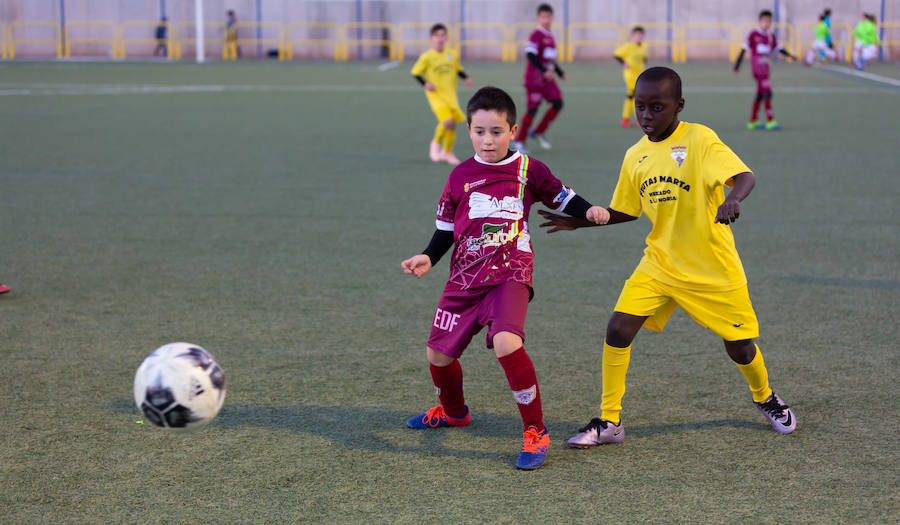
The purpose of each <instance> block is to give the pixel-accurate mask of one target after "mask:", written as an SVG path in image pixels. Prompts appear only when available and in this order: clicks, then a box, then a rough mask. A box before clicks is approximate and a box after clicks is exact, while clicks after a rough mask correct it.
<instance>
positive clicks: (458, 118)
mask: <svg viewBox="0 0 900 525" xmlns="http://www.w3.org/2000/svg"><path fill="white" fill-rule="evenodd" d="M430 40H431V49H429V50H428V51H425V52H424V53H422V54H421V55H420V56H419V60H417V61H416V63H415V65H413V67H412V70H411V71H410V73H412V75H413V76H414V77H416V80H418V81H419V83H420V84H422V85H423V86H425V96H426V97H427V98H428V103H429V104H430V105H431V111H433V112H434V116H435V117H437V119H438V125H437V128H435V130H434V138H433V139H432V140H431V148H430V150H429V153H428V154H429V157H431V161H432V162H441V161H443V162H446V163H447V164H451V165H453V166H455V165H457V164H459V159H458V158H456V155H454V154H453V144H455V143H456V125H457V124H458V123H460V122H463V121H464V120H466V116H465V115H464V114H463V112H462V109H461V108H460V107H459V99H458V98H457V95H456V86H457V78H462V79H463V80H465V81H466V85H467V86H469V87H472V79H471V78H469V77H468V76H467V75H466V72H465V71H463V68H462V65H460V63H459V57H458V56H457V54H456V51H455V50H453V49H444V48H445V47H446V45H447V27H446V26H445V25H444V24H434V25H433V26H431V37H430Z"/></svg>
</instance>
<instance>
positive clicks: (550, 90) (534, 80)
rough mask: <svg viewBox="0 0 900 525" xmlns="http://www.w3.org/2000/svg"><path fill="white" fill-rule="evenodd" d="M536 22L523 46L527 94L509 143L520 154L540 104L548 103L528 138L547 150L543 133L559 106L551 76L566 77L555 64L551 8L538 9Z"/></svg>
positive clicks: (559, 94) (559, 92)
mask: <svg viewBox="0 0 900 525" xmlns="http://www.w3.org/2000/svg"><path fill="white" fill-rule="evenodd" d="M537 21H538V28H537V29H535V30H534V32H532V33H531V36H530V37H528V44H527V45H526V46H525V58H527V59H528V63H527V64H526V65H525V93H526V95H527V99H526V102H525V107H526V108H527V111H526V112H525V114H524V115H522V125H521V126H520V127H519V132H518V134H517V135H516V139H515V140H514V141H513V142H512V147H513V149H517V150H519V151H521V152H522V153H528V150H527V149H526V148H525V140H526V139H527V138H528V136H529V131H528V129H529V128H530V127H531V121H532V120H534V117H535V115H537V111H538V107H539V106H540V105H541V101H542V100H546V101H547V102H549V103H550V109H548V110H547V112H546V113H544V118H543V119H541V122H540V124H538V126H537V128H535V129H534V131H532V132H531V133H530V136H532V137H534V138H536V139H537V141H538V143H540V145H541V147H542V148H544V149H550V148H551V145H550V142H549V141H548V140H547V138H546V137H545V136H544V132H545V131H547V128H548V127H549V126H550V123H551V122H553V119H555V118H556V116H557V115H558V114H559V112H560V111H562V107H563V100H562V92H561V91H560V90H559V85H557V83H556V78H555V77H554V73H555V74H556V75H559V78H561V79H563V80H565V79H566V74H565V73H564V72H563V70H562V69H561V68H560V67H559V64H557V63H556V57H557V56H558V55H559V52H558V51H557V49H556V39H555V38H553V33H552V32H551V31H550V26H551V25H552V24H553V8H552V7H550V5H549V4H541V5H539V6H538V9H537Z"/></svg>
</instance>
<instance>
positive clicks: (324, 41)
mask: <svg viewBox="0 0 900 525" xmlns="http://www.w3.org/2000/svg"><path fill="white" fill-rule="evenodd" d="M300 28H324V29H329V30H331V31H332V32H333V34H334V37H333V38H330V39H328V38H291V30H293V29H300ZM284 35H285V36H284V38H285V40H286V42H285V43H284V53H285V58H286V59H287V60H292V59H293V58H294V46H295V45H297V44H303V45H321V46H328V45H330V46H332V48H333V49H334V53H333V55H332V58H333V59H334V60H335V61H337V60H339V57H340V53H341V45H340V43H339V42H340V40H339V37H338V25H337V24H335V23H333V22H294V23H291V24H288V25H287V27H286V28H285V31H284Z"/></svg>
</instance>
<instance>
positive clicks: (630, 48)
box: [614, 26, 647, 128]
mask: <svg viewBox="0 0 900 525" xmlns="http://www.w3.org/2000/svg"><path fill="white" fill-rule="evenodd" d="M614 56H615V59H616V60H618V61H619V63H620V64H622V76H623V77H624V78H625V89H626V91H627V93H628V94H627V95H626V97H625V104H624V105H623V106H622V127H623V128H630V127H631V111H632V110H633V109H634V84H635V82H637V78H638V76H639V75H640V74H641V72H643V71H644V65H645V64H646V63H647V45H646V44H644V28H643V27H641V26H635V27H634V29H632V30H631V41H630V42H627V43H625V44H622V45H621V46H619V47H618V48H616V51H615V55H614Z"/></svg>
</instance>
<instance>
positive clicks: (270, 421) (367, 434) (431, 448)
mask: <svg viewBox="0 0 900 525" xmlns="http://www.w3.org/2000/svg"><path fill="white" fill-rule="evenodd" d="M109 406H110V408H111V409H112V410H114V411H116V412H130V413H134V412H135V410H136V409H135V407H134V403H132V402H130V401H128V400H118V401H114V402H112V403H110V405H109ZM413 415H414V414H411V413H409V412H398V411H396V410H388V409H383V408H348V407H339V406H303V405H297V406H289V407H271V406H254V405H228V404H226V405H225V406H224V407H223V408H222V412H220V413H219V415H218V416H217V417H216V420H215V421H214V423H213V425H215V426H224V427H263V428H271V429H275V430H282V431H288V432H302V433H309V434H313V435H316V436H319V437H321V438H324V439H327V440H329V441H331V442H333V443H335V444H337V445H341V446H343V447H346V448H349V449H354V450H370V451H379V452H394V453H401V454H429V455H433V456H452V457H460V458H473V459H489V460H495V461H501V462H504V463H508V462H510V458H511V455H513V454H514V452H515V451H517V450H518V447H519V444H520V442H519V440H520V439H521V438H522V434H521V433H520V432H521V430H520V429H521V425H522V421H521V419H519V418H518V417H510V416H499V415H494V414H484V413H482V414H475V417H473V418H472V423H471V424H469V425H468V426H466V427H464V428H454V429H442V430H441V431H437V432H434V431H430V430H413V429H408V428H407V427H406V420H407V419H409V418H410V417H411V416H413ZM547 426H548V427H549V428H550V430H551V432H552V436H553V444H554V445H555V446H558V447H562V446H563V444H564V440H565V439H568V438H569V437H570V436H572V435H574V434H575V433H576V432H578V428H579V427H581V426H582V425H581V424H576V423H571V422H560V421H557V422H554V421H549V422H547ZM721 427H732V428H746V429H750V430H761V431H768V430H770V429H769V425H766V424H763V423H756V422H752V421H746V420H740V419H717V420H712V421H699V422H695V423H682V424H667V425H648V426H639V427H628V428H627V432H628V436H629V437H630V438H645V437H651V436H657V435H665V434H674V433H680V432H690V431H695V430H708V429H714V428H721ZM384 432H409V437H410V438H412V439H409V440H408V441H410V442H415V444H411V445H401V444H397V443H394V442H392V441H391V440H389V439H386V438H385V437H382V436H379V434H380V433H384ZM452 432H462V433H465V434H467V435H471V436H475V437H482V438H502V439H508V440H509V441H510V445H509V447H504V449H506V448H509V449H510V450H504V451H503V452H488V451H478V450H465V449H455V448H451V447H448V446H446V444H445V440H446V437H447V436H449V435H452V434H450V433H452ZM420 437H421V439H420ZM401 441H407V440H406V439H405V438H404V439H402V440H401ZM513 457H514V456H513Z"/></svg>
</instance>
